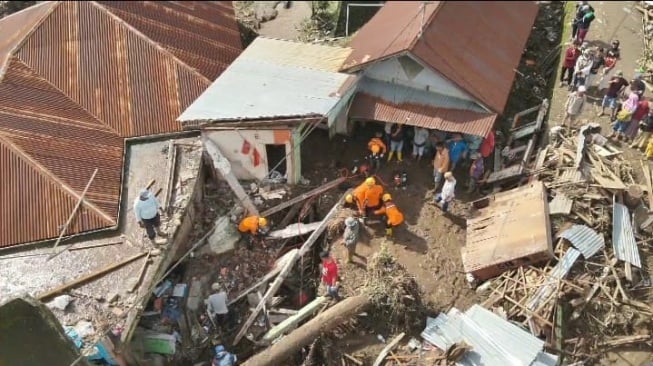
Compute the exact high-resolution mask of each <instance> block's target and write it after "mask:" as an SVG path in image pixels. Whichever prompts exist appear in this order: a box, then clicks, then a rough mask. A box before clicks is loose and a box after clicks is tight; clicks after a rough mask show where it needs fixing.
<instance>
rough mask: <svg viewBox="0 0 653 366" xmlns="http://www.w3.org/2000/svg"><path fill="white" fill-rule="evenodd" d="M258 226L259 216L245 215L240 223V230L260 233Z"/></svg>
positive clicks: (254, 233) (255, 233)
mask: <svg viewBox="0 0 653 366" xmlns="http://www.w3.org/2000/svg"><path fill="white" fill-rule="evenodd" d="M258 228H259V225H258V216H249V217H245V218H244V219H243V220H242V221H241V222H240V224H239V225H238V231H240V232H241V233H250V234H252V235H258Z"/></svg>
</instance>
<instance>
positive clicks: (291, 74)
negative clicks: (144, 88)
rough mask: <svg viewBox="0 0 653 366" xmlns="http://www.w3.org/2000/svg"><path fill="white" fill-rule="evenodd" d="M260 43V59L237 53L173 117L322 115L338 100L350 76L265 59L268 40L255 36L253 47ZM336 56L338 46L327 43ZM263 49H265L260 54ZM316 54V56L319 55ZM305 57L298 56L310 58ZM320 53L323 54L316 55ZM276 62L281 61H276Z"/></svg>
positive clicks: (282, 44)
mask: <svg viewBox="0 0 653 366" xmlns="http://www.w3.org/2000/svg"><path fill="white" fill-rule="evenodd" d="M277 44H278V47H277V52H279V53H283V54H285V52H286V49H285V47H286V46H289V48H290V51H291V52H295V51H296V50H297V45H296V42H292V41H278V43H277ZM259 45H263V46H262V47H263V48H264V50H263V51H261V52H258V51H256V52H253V53H254V54H260V57H261V58H260V59H257V58H255V57H254V56H246V57H239V58H238V59H237V60H236V61H234V63H233V64H231V66H229V68H228V69H227V70H226V71H225V72H224V73H223V74H222V75H221V76H220V77H219V78H218V79H217V80H216V81H215V82H214V83H213V84H212V85H211V86H210V87H209V88H208V89H207V90H206V91H205V92H204V93H203V94H202V95H201V96H200V97H199V98H197V100H196V101H195V102H193V104H192V105H191V106H190V107H188V108H187V109H186V110H185V111H184V113H182V115H181V116H180V117H179V118H178V119H177V120H178V121H180V122H191V121H211V120H212V121H217V120H241V119H242V120H245V119H262V118H282V117H294V116H324V115H327V114H328V113H329V111H331V110H332V109H333V107H334V106H335V105H336V104H337V103H338V101H340V99H341V97H342V95H341V94H340V93H339V91H340V90H342V89H341V88H342V86H343V85H344V84H346V83H347V82H348V80H349V79H351V78H353V76H351V75H348V74H343V73H337V72H330V71H323V70H318V69H314V68H311V67H308V66H310V64H311V62H308V61H305V64H306V65H308V66H302V67H299V66H294V65H287V64H286V63H287V60H286V59H285V58H280V57H269V58H268V57H267V56H266V54H267V52H268V51H269V50H270V49H269V42H268V40H265V39H263V40H262V41H261V42H259V41H258V39H257V40H255V41H254V42H253V43H252V44H251V45H250V46H249V47H248V48H247V51H245V53H247V52H250V53H252V51H250V49H251V48H255V49H256V48H258V47H259ZM331 49H333V50H334V52H335V53H336V54H340V53H341V50H339V49H338V48H336V47H331ZM264 51H265V52H264ZM320 55H321V54H320V53H317V54H315V56H320ZM308 56H309V55H304V56H302V57H301V58H299V59H303V60H308V59H310V57H308ZM320 57H321V56H320ZM275 62H281V63H282V64H277V63H275Z"/></svg>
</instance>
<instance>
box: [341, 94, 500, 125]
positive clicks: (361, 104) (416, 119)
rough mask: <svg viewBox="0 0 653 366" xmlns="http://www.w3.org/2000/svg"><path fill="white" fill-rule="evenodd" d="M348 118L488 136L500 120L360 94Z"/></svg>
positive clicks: (465, 111)
mask: <svg viewBox="0 0 653 366" xmlns="http://www.w3.org/2000/svg"><path fill="white" fill-rule="evenodd" d="M349 115H350V116H351V117H353V118H361V119H366V120H374V121H383V122H397V121H399V122H403V123H405V124H407V125H411V126H417V127H424V128H430V129H437V130H442V131H448V132H460V133H466V134H470V135H476V136H487V134H488V133H489V132H490V131H491V130H492V127H493V126H494V122H495V121H496V119H497V115H496V114H491V113H479V112H474V111H468V110H463V109H452V108H438V107H434V106H426V105H421V104H415V103H392V102H390V101H387V100H385V99H383V98H381V97H377V96H373V95H369V94H366V93H363V92H360V91H359V92H358V93H357V94H356V96H355V97H354V100H353V101H352V104H351V108H350V109H349Z"/></svg>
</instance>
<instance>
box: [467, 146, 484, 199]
mask: <svg viewBox="0 0 653 366" xmlns="http://www.w3.org/2000/svg"><path fill="white" fill-rule="evenodd" d="M471 158H472V166H471V167H470V168H469V187H468V190H467V192H468V193H473V192H475V191H476V189H477V188H478V183H479V182H480V181H481V179H482V178H483V174H485V164H484V162H483V157H482V156H481V154H479V153H473V154H472V156H471Z"/></svg>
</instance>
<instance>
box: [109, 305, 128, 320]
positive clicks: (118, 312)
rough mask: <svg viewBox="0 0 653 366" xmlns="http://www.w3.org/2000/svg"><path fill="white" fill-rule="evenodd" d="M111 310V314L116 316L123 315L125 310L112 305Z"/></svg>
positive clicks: (120, 316)
mask: <svg viewBox="0 0 653 366" xmlns="http://www.w3.org/2000/svg"><path fill="white" fill-rule="evenodd" d="M111 312H112V313H113V315H115V316H117V317H118V318H122V316H123V315H125V311H124V310H122V308H117V307H114V308H112V309H111Z"/></svg>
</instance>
